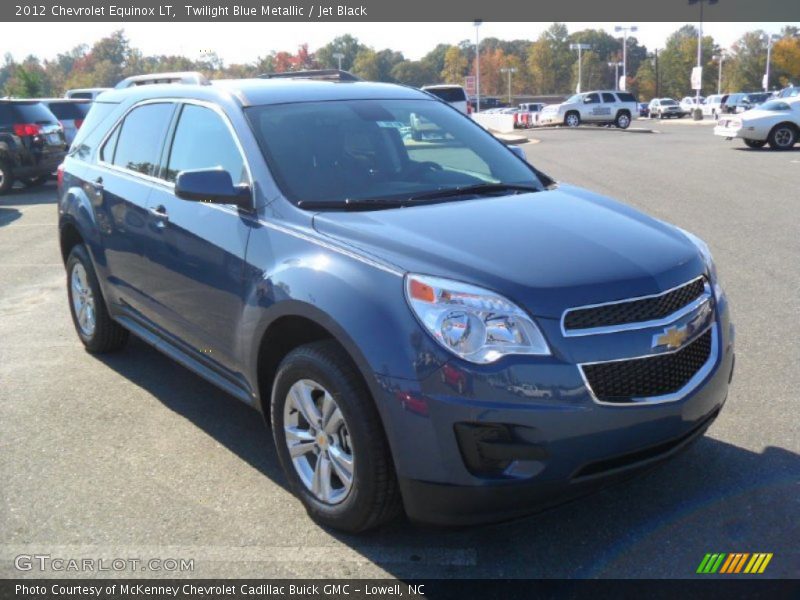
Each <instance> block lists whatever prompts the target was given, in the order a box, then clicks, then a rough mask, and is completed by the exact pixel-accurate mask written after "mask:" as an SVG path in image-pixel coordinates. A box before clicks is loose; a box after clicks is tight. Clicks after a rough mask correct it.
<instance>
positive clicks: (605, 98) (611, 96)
mask: <svg viewBox="0 0 800 600" xmlns="http://www.w3.org/2000/svg"><path fill="white" fill-rule="evenodd" d="M616 101H617V99H616V98H614V94H608V93H604V94H603V102H616Z"/></svg>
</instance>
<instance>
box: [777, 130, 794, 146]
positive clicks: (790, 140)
mask: <svg viewBox="0 0 800 600" xmlns="http://www.w3.org/2000/svg"><path fill="white" fill-rule="evenodd" d="M775 142H776V143H777V144H778V145H779V146H780V147H781V148H788V147H789V146H792V145H794V132H793V131H792V130H791V129H789V128H788V127H781V128H780V129H778V130H777V131H776V132H775Z"/></svg>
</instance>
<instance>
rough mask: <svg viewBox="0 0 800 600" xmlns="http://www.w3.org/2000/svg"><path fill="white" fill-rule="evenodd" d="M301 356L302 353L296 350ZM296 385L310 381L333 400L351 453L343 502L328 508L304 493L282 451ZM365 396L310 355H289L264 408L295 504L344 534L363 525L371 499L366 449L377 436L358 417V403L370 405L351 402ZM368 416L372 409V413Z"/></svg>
mask: <svg viewBox="0 0 800 600" xmlns="http://www.w3.org/2000/svg"><path fill="white" fill-rule="evenodd" d="M300 350H302V349H300ZM300 379H311V380H313V381H316V382H317V383H319V384H320V385H322V386H323V387H324V388H325V389H326V390H328V392H329V393H330V394H331V395H332V396H333V397H334V399H335V400H336V404H337V405H338V406H339V409H340V410H341V411H342V415H343V416H344V419H345V422H346V423H347V429H348V432H349V434H350V440H351V445H352V450H353V458H354V461H353V462H354V469H353V471H354V472H353V486H352V488H351V489H350V493H349V494H348V496H347V498H345V499H344V500H343V501H342V502H340V503H338V504H335V505H331V504H326V503H323V502H321V501H319V500H317V498H315V497H314V495H313V494H312V493H311V492H310V490H308V489H307V488H306V486H305V485H304V484H303V482H302V480H301V479H300V476H299V475H298V474H297V472H296V471H295V468H294V464H293V463H292V460H291V457H290V456H289V450H288V448H287V447H286V436H285V433H284V429H283V426H284V425H283V411H284V405H285V403H286V396H287V394H288V392H289V388H291V386H292V385H293V384H294V383H296V382H297V381H299V380H300ZM359 394H365V391H364V390H360V389H358V386H354V385H353V384H352V383H351V382H350V381H348V379H347V377H346V376H345V375H344V374H343V373H341V372H340V371H339V370H338V369H337V368H336V367H335V366H333V365H330V364H328V363H326V362H324V361H319V360H315V359H314V357H313V354H311V353H302V352H300V353H297V352H293V353H291V354H290V355H289V356H287V358H286V359H285V360H284V362H283V363H282V364H281V367H280V368H279V370H278V373H277V375H276V376H275V384H274V386H273V392H272V400H271V402H270V413H271V414H270V420H271V423H272V434H273V437H274V439H275V445H276V449H277V453H278V458H279V460H280V462H281V466H282V467H283V470H284V472H285V474H286V477H287V478H288V479H289V483H290V487H291V489H292V491H293V492H294V493H295V495H297V497H298V498H300V500H301V502H302V503H303V505H304V506H305V508H306V510H307V511H308V512H309V514H310V515H311V516H312V517H313V518H315V519H316V520H317V521H319V522H321V523H323V524H325V525H330V526H332V527H335V528H337V529H343V530H347V531H354V532H355V531H359V530H361V529H362V528H363V527H364V526H365V525H366V519H367V518H368V516H369V513H370V510H371V503H372V497H373V495H374V493H375V486H376V482H375V481H374V479H373V478H372V476H371V474H372V473H374V472H375V470H376V465H375V460H374V457H373V456H372V453H371V452H370V448H371V447H372V446H373V445H374V444H373V443H370V442H371V440H370V439H369V436H373V435H382V432H375V431H371V428H370V427H369V423H368V421H367V420H366V419H365V418H364V417H363V415H362V411H363V410H364V407H363V406H362V404H363V403H364V402H372V400H371V399H370V398H361V399H360V401H359V400H357V399H356V398H355V397H354V396H356V395H359ZM373 410H374V407H373Z"/></svg>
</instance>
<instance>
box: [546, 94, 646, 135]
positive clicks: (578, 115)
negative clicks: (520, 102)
mask: <svg viewBox="0 0 800 600" xmlns="http://www.w3.org/2000/svg"><path fill="white" fill-rule="evenodd" d="M638 115H639V105H638V104H637V102H636V98H634V96H633V94H629V93H628V92H612V91H597V92H586V93H584V94H575V95H574V96H571V97H570V98H568V99H567V100H566V101H565V102H562V103H561V104H550V105H548V106H545V107H544V108H543V109H542V112H541V115H540V116H539V123H541V124H542V125H566V126H567V127H577V126H578V125H580V124H581V123H592V124H601V125H605V124H614V125H616V126H617V127H619V128H620V129H627V128H628V126H630V124H631V121H632V120H633V119H635V118H637V116H638Z"/></svg>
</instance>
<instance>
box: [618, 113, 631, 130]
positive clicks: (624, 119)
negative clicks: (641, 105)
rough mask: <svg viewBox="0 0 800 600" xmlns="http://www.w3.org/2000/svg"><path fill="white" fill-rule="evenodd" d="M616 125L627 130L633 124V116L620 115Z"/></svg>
mask: <svg viewBox="0 0 800 600" xmlns="http://www.w3.org/2000/svg"><path fill="white" fill-rule="evenodd" d="M614 124H615V125H616V126H617V127H619V128H620V129H627V128H628V127H629V126H630V124H631V116H630V115H629V114H628V113H619V114H618V115H617V118H616V120H615V121H614Z"/></svg>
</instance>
